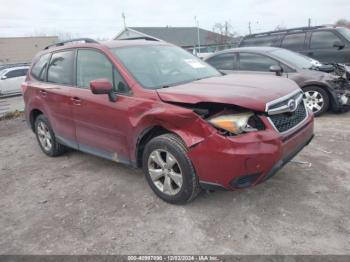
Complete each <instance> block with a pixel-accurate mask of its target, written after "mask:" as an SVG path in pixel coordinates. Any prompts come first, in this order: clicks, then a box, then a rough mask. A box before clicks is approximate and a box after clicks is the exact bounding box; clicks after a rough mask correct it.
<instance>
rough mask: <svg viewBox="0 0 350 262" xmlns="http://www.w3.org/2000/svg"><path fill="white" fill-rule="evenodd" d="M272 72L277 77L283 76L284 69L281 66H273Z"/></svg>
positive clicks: (271, 67)
mask: <svg viewBox="0 0 350 262" xmlns="http://www.w3.org/2000/svg"><path fill="white" fill-rule="evenodd" d="M270 72H274V73H275V74H276V76H281V75H282V72H283V69H282V67H280V66H279V65H272V66H270Z"/></svg>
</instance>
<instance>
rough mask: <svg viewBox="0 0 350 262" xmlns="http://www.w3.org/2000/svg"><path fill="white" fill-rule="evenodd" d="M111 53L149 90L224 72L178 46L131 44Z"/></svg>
mask: <svg viewBox="0 0 350 262" xmlns="http://www.w3.org/2000/svg"><path fill="white" fill-rule="evenodd" d="M112 52H113V53H114V54H115V55H116V56H117V57H118V58H119V59H120V60H121V62H122V63H123V64H124V66H125V67H126V68H127V69H128V71H129V72H130V73H131V74H132V75H133V76H134V77H135V78H136V80H137V81H138V82H139V83H140V84H141V85H142V86H143V87H145V88H147V89H157V88H162V87H168V86H174V85H178V84H182V83H186V82H192V81H194V80H199V79H203V78H208V77H213V76H219V75H221V74H220V73H219V72H218V71H217V70H216V69H214V68H213V67H211V66H210V65H208V64H207V63H205V62H203V61H202V60H200V59H198V58H197V57H195V56H193V55H191V54H190V53H188V52H187V51H185V50H183V49H181V48H179V47H175V46H165V45H152V46H144V45H143V46H131V47H123V48H113V49H112Z"/></svg>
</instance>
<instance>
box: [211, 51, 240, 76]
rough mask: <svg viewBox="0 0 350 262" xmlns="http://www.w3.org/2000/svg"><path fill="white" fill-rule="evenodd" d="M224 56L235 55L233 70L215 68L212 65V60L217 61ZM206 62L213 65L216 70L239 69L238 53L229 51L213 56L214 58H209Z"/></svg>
mask: <svg viewBox="0 0 350 262" xmlns="http://www.w3.org/2000/svg"><path fill="white" fill-rule="evenodd" d="M222 55H233V56H234V60H233V63H232V68H231V69H222V68H217V67H215V66H213V65H212V64H211V63H210V59H215V58H217V57H219V56H222ZM204 62H206V63H208V64H209V65H211V66H212V67H214V68H215V69H216V70H226V71H228V70H232V71H234V70H237V67H238V63H237V62H238V52H232V51H228V52H222V53H219V54H216V55H213V56H212V57H209V58H208V59H207V60H205V61H204Z"/></svg>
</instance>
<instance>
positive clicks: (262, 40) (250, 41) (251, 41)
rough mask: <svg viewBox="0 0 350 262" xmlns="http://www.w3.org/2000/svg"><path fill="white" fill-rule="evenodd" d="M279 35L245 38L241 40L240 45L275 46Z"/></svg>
mask: <svg viewBox="0 0 350 262" xmlns="http://www.w3.org/2000/svg"><path fill="white" fill-rule="evenodd" d="M279 40H280V36H279V35H275V36H272V35H270V36H258V37H253V38H247V39H244V40H243V41H242V43H241V44H240V46H277V45H279V43H278V42H279Z"/></svg>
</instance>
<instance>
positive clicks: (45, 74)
mask: <svg viewBox="0 0 350 262" xmlns="http://www.w3.org/2000/svg"><path fill="white" fill-rule="evenodd" d="M47 54H48V55H49V58H48V60H47V61H48V63H50V60H51V57H52V53H51V52H47V53H45V54H42V55H41V56H40V57H39V58H38V59H37V60H36V61H35V62H34V63H33V65H32V66H31V68H30V73H29V74H30V76H31V77H33V78H34V79H35V80H36V81H38V82H41V83H48V82H47V68H48V66H47V67H46V68H45V72H44V80H41V79H38V78H36V77H35V76H34V75H33V74H32V72H33V68H34V66H35V65H36V63H38V62H39V60H40V58H42V57H43V56H44V55H47ZM28 71H29V69H28Z"/></svg>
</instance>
